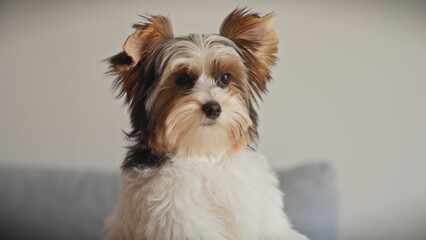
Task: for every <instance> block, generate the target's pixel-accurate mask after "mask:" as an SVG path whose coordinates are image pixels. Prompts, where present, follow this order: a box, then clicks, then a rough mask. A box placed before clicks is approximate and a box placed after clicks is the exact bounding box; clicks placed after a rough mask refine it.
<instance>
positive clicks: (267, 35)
mask: <svg viewBox="0 0 426 240" xmlns="http://www.w3.org/2000/svg"><path fill="white" fill-rule="evenodd" d="M274 15H275V13H274V12H272V13H269V14H266V15H264V16H261V15H259V14H257V13H253V12H251V11H250V10H248V9H246V8H237V9H235V10H234V11H233V12H231V13H230V14H229V15H228V16H227V17H226V18H225V20H224V21H223V23H222V25H221V27H220V33H219V34H190V35H188V36H185V37H175V36H174V34H173V30H172V25H171V23H170V20H169V19H168V18H167V17H164V16H159V15H157V16H154V15H150V16H144V21H143V22H142V23H139V24H135V25H133V27H134V28H135V32H134V33H133V34H131V35H130V36H129V37H128V38H127V40H126V41H125V43H124V46H123V51H122V52H120V53H118V54H117V55H114V56H112V57H111V58H109V59H108V61H109V63H110V73H111V74H114V75H116V76H117V78H116V80H115V82H114V83H115V86H116V88H118V90H119V96H120V97H121V96H124V98H125V103H126V104H127V105H128V108H129V113H130V119H131V127H132V130H131V131H130V132H129V133H127V136H128V138H129V140H130V141H131V142H132V145H131V146H130V147H129V150H128V152H127V155H126V158H125V160H124V162H123V164H122V187H121V193H120V196H119V200H118V203H117V207H116V211H115V213H114V214H113V215H112V216H111V217H110V218H109V219H108V220H107V221H106V224H105V231H107V233H106V236H105V238H104V239H105V240H142V239H155V240H156V239H161V240H162V239H176V240H184V239H190V240H192V239H214V240H218V239H284V240H306V239H307V238H306V237H305V236H303V235H302V234H300V233H298V232H297V231H296V230H294V229H293V228H292V226H291V224H290V222H289V220H288V218H287V216H286V215H285V214H284V212H283V201H282V198H283V194H282V192H281V191H280V190H279V188H278V180H277V177H276V176H275V175H274V173H273V171H272V170H271V168H270V167H269V165H268V163H267V161H266V160H265V158H264V157H263V156H262V155H261V154H260V153H258V152H257V151H256V142H257V126H258V119H257V113H256V110H255V105H256V104H257V102H256V101H257V99H261V97H262V95H263V94H264V93H265V92H266V87H267V83H268V82H269V81H270V80H271V75H270V74H271V67H272V66H273V65H274V64H275V60H276V56H275V54H276V52H277V46H278V42H279V41H278V38H277V33H276V31H275V28H274V25H273V23H272V18H273V16H274Z"/></svg>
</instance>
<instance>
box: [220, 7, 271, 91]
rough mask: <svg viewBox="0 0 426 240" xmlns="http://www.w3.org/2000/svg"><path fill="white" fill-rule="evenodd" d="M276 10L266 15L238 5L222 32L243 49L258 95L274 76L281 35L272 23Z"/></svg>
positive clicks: (221, 29)
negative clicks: (273, 70) (240, 7)
mask: <svg viewBox="0 0 426 240" xmlns="http://www.w3.org/2000/svg"><path fill="white" fill-rule="evenodd" d="M275 15H276V13H275V12H272V13H269V14H267V15H265V16H264V17H260V16H259V15H258V14H252V13H248V12H247V11H246V10H244V9H237V10H235V11H233V12H232V13H231V14H229V15H228V17H226V19H225V20H224V21H223V23H222V25H221V27H220V34H221V35H222V36H224V37H227V38H229V39H231V40H232V41H234V42H235V43H236V44H237V45H238V47H240V49H241V51H242V52H243V57H244V60H245V62H246V64H247V67H248V69H249V75H250V85H251V87H252V89H253V90H254V92H255V93H256V95H257V96H259V97H261V93H263V92H265V91H266V82H267V81H268V80H269V78H270V74H271V69H270V66H272V65H274V64H275V53H276V52H277V51H278V43H279V40H278V37H277V34H276V32H275V28H274V25H273V23H272V17H273V16H275Z"/></svg>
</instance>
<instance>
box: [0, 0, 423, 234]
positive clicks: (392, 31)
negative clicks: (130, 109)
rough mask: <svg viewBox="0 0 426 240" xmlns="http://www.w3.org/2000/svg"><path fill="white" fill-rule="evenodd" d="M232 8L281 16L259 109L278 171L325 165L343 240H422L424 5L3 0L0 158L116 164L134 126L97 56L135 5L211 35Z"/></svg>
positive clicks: (109, 168)
mask: <svg viewBox="0 0 426 240" xmlns="http://www.w3.org/2000/svg"><path fill="white" fill-rule="evenodd" d="M237 6H250V7H252V8H253V9H254V10H255V11H257V12H260V13H268V12H270V11H276V12H277V13H278V15H277V16H276V17H275V19H274V22H275V26H276V29H277V32H278V35H279V38H280V41H281V42H280V45H279V53H278V57H279V59H280V60H279V61H278V63H277V66H276V67H275V68H274V69H273V78H274V80H273V82H272V83H271V85H270V88H269V89H270V93H269V95H268V96H267V97H265V98H264V101H263V103H262V104H260V131H259V134H260V150H261V151H262V152H263V153H264V154H265V155H266V157H267V158H268V160H269V161H270V163H271V165H272V166H273V167H274V169H277V170H278V169H285V168H289V167H293V166H297V165H299V164H302V163H308V162H318V161H321V162H327V163H330V164H332V165H333V166H334V168H335V171H336V174H337V182H336V184H337V185H336V189H337V193H338V216H337V217H338V239H341V240H364V239H365V240H371V239H374V240H381V239H383V240H385V239H386V240H389V239H395V240H425V239H426V176H425V170H426V1H317V0H315V1H314V0H307V1H296V0H293V1H267V0H263V1H260V0H257V1H234V0H226V1H225V0H215V1H203V2H201V1H192V0H186V1H146V0H138V1H110V0H103V1H101V0H94V1H83V0H75V1H62V0H59V1H53V0H37V1H30V0H26V1H25V0H13V1H12V0H10V1H7V0H6V1H5V0H1V1H0V163H1V164H6V165H20V166H35V167H39V168H46V167H48V168H58V169H78V170H80V169H83V170H87V169H88V170H97V171H99V170H102V171H106V172H118V171H119V165H120V163H121V161H122V159H123V157H124V155H125V146H126V145H127V142H126V140H125V139H124V135H123V133H122V130H128V129H129V123H128V122H129V120H128V116H127V112H126V109H125V107H123V101H122V100H121V99H120V100H116V99H114V96H115V95H116V94H115V93H114V92H113V91H112V88H111V86H112V81H113V78H111V77H108V76H106V75H105V72H106V71H107V65H106V64H105V63H104V62H102V61H101V60H102V59H105V58H107V57H109V56H111V55H114V54H116V53H118V52H119V51H121V46H122V45H123V43H124V41H125V39H126V38H127V36H128V35H129V34H130V33H131V32H132V29H131V25H132V24H133V23H135V22H138V21H139V20H141V19H140V18H139V17H138V15H137V14H143V13H153V14H163V15H168V16H170V18H171V19H172V23H173V27H174V31H175V35H184V34H188V33H191V32H201V33H217V32H218V29H219V26H220V23H221V22H222V20H223V19H224V18H225V16H226V15H227V14H228V13H229V12H230V11H232V10H233V9H234V8H235V7H237Z"/></svg>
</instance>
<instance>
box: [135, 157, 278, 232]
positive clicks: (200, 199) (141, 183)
mask: <svg viewBox="0 0 426 240" xmlns="http://www.w3.org/2000/svg"><path fill="white" fill-rule="evenodd" d="M143 175H144V174H141V175H139V177H142V176H143ZM142 178H143V179H139V180H136V179H133V180H132V182H133V184H131V185H132V186H133V188H132V189H133V190H131V191H132V192H133V194H134V196H136V198H135V199H137V201H136V202H135V203H136V204H137V205H138V206H135V207H136V208H137V209H143V210H142V211H144V212H142V213H141V216H145V217H146V221H149V219H150V218H152V216H156V218H158V219H176V220H177V221H181V222H182V221H183V222H186V221H187V222H194V224H204V223H205V224H208V225H209V226H217V230H218V231H221V232H233V233H238V232H239V233H240V237H241V234H247V236H249V234H258V233H259V232H260V231H261V230H260V229H259V226H262V225H264V221H265V220H266V218H268V217H269V218H270V216H268V215H270V214H269V213H268V211H274V212H275V213H274V214H276V212H279V211H281V206H282V205H281V193H280V191H279V190H278V189H277V179H276V178H275V176H274V175H273V174H272V172H271V170H270V169H269V166H268V164H267V162H266V161H265V159H264V158H263V156H262V155H260V154H258V153H252V152H243V153H240V154H238V155H234V156H233V157H232V158H229V159H226V160H225V161H223V162H222V163H221V164H210V163H203V162H193V161H185V160H183V159H172V160H171V161H170V162H168V163H166V164H165V165H164V166H163V167H162V168H161V169H160V170H158V171H156V172H150V173H146V174H145V177H142ZM135 180H136V181H135ZM141 206H142V208H141Z"/></svg>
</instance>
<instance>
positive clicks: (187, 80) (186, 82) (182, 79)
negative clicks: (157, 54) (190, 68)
mask: <svg viewBox="0 0 426 240" xmlns="http://www.w3.org/2000/svg"><path fill="white" fill-rule="evenodd" d="M175 82H176V84H177V85H179V86H181V87H185V86H190V85H192V79H191V77H190V76H189V75H187V74H182V75H179V76H177V78H176V79H175Z"/></svg>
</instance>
